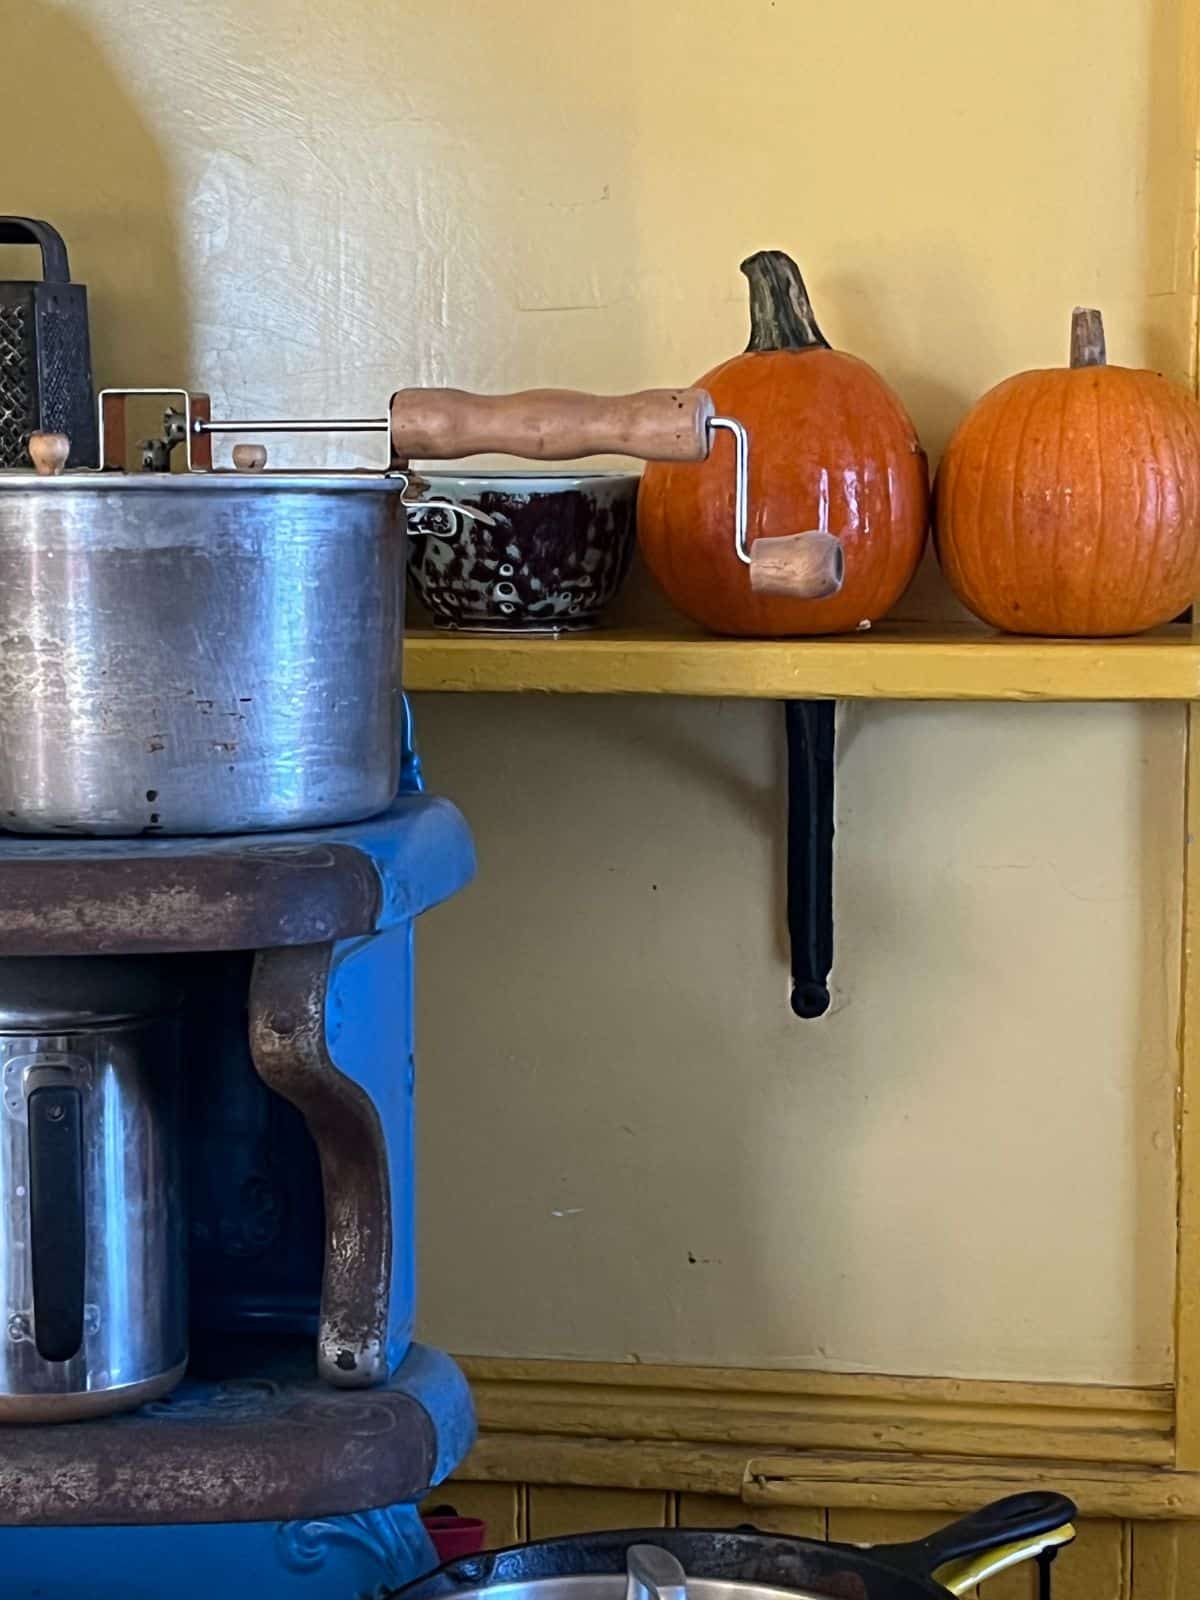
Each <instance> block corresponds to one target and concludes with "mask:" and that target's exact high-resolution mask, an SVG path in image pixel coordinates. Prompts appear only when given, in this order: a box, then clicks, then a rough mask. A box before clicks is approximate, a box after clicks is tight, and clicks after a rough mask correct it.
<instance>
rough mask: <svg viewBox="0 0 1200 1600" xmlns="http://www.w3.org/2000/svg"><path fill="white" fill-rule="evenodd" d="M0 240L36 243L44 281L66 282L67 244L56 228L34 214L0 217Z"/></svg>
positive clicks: (2, 242) (13, 242) (0, 242)
mask: <svg viewBox="0 0 1200 1600" xmlns="http://www.w3.org/2000/svg"><path fill="white" fill-rule="evenodd" d="M0 244H36V245H37V247H38V249H39V250H40V251H41V252H42V277H43V279H44V280H45V281H46V282H47V283H70V281H71V268H70V265H69V264H68V261H67V247H66V245H65V244H64V243H63V236H62V234H61V233H59V231H58V229H57V228H52V227H51V226H50V224H49V223H48V222H39V221H38V220H37V218H36V217H0Z"/></svg>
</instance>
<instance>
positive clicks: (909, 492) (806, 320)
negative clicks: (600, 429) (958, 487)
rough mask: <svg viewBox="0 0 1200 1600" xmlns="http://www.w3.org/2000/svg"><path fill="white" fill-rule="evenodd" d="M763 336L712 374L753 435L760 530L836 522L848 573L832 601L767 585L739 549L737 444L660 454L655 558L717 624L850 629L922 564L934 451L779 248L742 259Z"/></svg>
mask: <svg viewBox="0 0 1200 1600" xmlns="http://www.w3.org/2000/svg"><path fill="white" fill-rule="evenodd" d="M742 271H743V272H744V273H745V274H746V276H747V278H749V280H750V343H749V345H748V346H747V348H746V350H745V352H744V353H743V354H742V355H739V356H735V357H734V358H733V360H732V361H726V362H725V363H724V365H723V366H720V367H716V368H714V370H713V371H712V372H710V373H707V374H706V375H705V376H704V377H703V378H701V379H700V386H701V387H702V388H705V389H707V390H708V391H709V392H710V394H711V395H712V397H713V400H714V402H715V403H716V408H717V411H718V412H719V413H720V414H721V415H723V416H729V417H734V418H736V420H737V421H739V422H741V423H742V424H744V426H745V427H746V428H747V429H748V430H749V434H750V527H749V529H748V536H749V538H750V540H751V541H753V540H754V539H756V538H760V537H762V536H764V535H767V536H770V535H779V534H788V533H804V532H807V531H808V530H809V529H813V528H817V529H822V530H824V531H825V532H828V533H833V534H837V535H838V536H839V538H840V539H841V541H842V545H843V550H844V553H845V571H846V577H845V583H844V584H843V587H842V589H841V591H840V592H839V593H838V594H836V595H833V596H832V597H830V598H829V599H826V600H796V599H789V598H781V597H779V596H776V595H763V594H756V593H754V591H753V590H752V589H751V587H750V576H749V568H748V567H746V566H745V565H744V564H743V563H742V562H741V561H739V560H738V557H737V554H736V552H735V550H734V547H733V532H732V529H733V446H732V441H731V440H730V439H729V438H728V437H727V436H726V435H722V436H721V437H720V438H719V439H718V440H717V442H716V445H715V447H714V449H713V452H712V455H711V456H710V458H709V460H708V461H706V462H705V463H703V465H700V466H696V465H693V464H684V465H674V464H668V463H655V464H652V465H650V466H649V467H647V468H646V471H645V474H644V476H643V478H642V487H641V492H640V494H639V496H638V538H639V540H640V543H641V547H642V552H643V555H644V556H645V560H646V564H647V566H648V567H649V568H650V570H651V572H652V573H653V574H654V576H655V577H656V578H657V579H658V582H659V583H660V584H661V585H662V587H663V589H664V590H665V591H666V593H667V595H668V597H669V598H670V599H671V600H672V601H673V603H674V604H675V605H676V606H677V607H678V608H679V610H680V611H682V612H683V613H684V614H685V615H686V616H688V617H691V618H692V619H693V620H694V621H696V622H700V623H703V624H704V626H705V627H707V628H711V629H712V630H713V631H714V632H716V633H731V634H748V635H752V636H758V637H763V636H771V635H776V636H778V635H787V634H805V633H842V632H844V631H846V630H848V629H851V628H857V627H859V626H860V625H861V624H862V623H864V622H874V621H876V620H877V619H878V618H879V617H882V616H883V615H884V613H885V612H886V611H888V610H889V609H890V608H891V607H892V606H893V605H894V604H895V602H896V601H897V600H898V599H899V597H900V595H901V594H902V593H903V592H904V590H905V588H906V587H907V585H908V582H909V580H910V578H911V577H912V575H913V573H914V572H915V571H916V567H917V563H918V561H919V560H920V558H921V551H922V548H923V546H924V543H925V533H926V528H927V524H928V519H929V475H928V469H927V466H926V462H925V455H924V452H923V451H922V449H921V445H920V441H919V440H918V439H917V435H916V432H915V430H914V428H913V425H912V423H911V422H910V421H909V419H908V416H907V414H906V413H905V410H904V407H903V406H902V405H901V404H900V402H899V400H898V399H897V398H896V396H895V395H894V394H893V393H892V391H891V390H890V389H889V388H888V386H887V385H886V384H885V383H884V381H883V379H882V378H880V377H879V375H878V373H876V372H873V371H872V369H871V368H870V367H869V366H867V364H866V363H865V362H863V361H859V360H858V359H857V358H856V357H855V356H850V355H845V354H843V353H842V352H841V351H838V350H832V349H830V347H829V344H828V342H827V341H826V339H825V338H824V336H823V335H822V333H821V330H820V329H819V328H818V327H817V323H816V319H815V317H814V316H813V311H812V306H811V305H810V303H809V299H808V294H807V292H806V290H805V288H804V283H803V280H802V279H801V277H800V273H799V272H798V270H797V268H796V264H795V262H793V261H791V260H790V259H789V258H788V257H787V256H786V255H784V254H783V253H782V251H779V250H764V251H760V252H759V254H758V255H755V256H751V257H750V259H749V260H748V261H744V262H743V263H742Z"/></svg>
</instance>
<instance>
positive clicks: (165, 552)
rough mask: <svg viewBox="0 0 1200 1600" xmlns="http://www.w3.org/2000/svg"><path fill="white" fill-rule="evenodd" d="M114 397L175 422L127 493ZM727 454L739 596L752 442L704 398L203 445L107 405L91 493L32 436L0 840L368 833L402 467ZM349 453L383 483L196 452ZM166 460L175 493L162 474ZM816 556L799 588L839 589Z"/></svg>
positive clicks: (0, 741) (13, 603)
mask: <svg viewBox="0 0 1200 1600" xmlns="http://www.w3.org/2000/svg"><path fill="white" fill-rule="evenodd" d="M130 394H138V395H146V394H153V395H169V396H172V397H174V398H175V399H176V400H177V401H178V402H180V404H179V405H177V406H175V407H173V408H172V409H169V410H168V411H167V412H166V414H165V416H164V436H163V438H162V439H161V440H148V441H145V442H144V443H143V445H142V447H141V448H142V460H143V465H144V466H146V467H149V468H150V469H151V470H146V471H142V472H133V473H131V472H126V471H124V470H118V469H116V468H115V467H113V466H111V465H110V463H116V462H120V463H122V464H123V463H124V462H125V460H126V457H127V451H126V449H125V440H124V404H125V399H126V397H127V396H128V395H130ZM721 428H724V429H727V430H728V431H730V432H731V433H732V434H733V435H734V438H735V441H736V444H737V450H736V457H735V461H734V468H735V471H734V473H733V474H732V475H731V483H732V487H733V496H732V500H731V525H732V528H733V536H734V538H735V540H736V541H737V547H738V550H739V553H742V554H743V558H744V559H745V561H746V564H747V566H748V567H751V569H752V571H753V563H752V561H751V555H750V552H749V550H748V548H747V543H746V529H747V505H746V502H747V489H746V484H747V468H746V451H747V447H748V446H747V440H746V436H745V434H744V431H743V430H742V429H741V428H740V426H739V425H738V424H737V423H736V422H734V421H732V420H730V419H725V418H718V417H714V416H713V406H712V401H711V399H710V398H709V396H708V395H707V394H706V393H705V392H704V391H703V390H649V391H646V392H645V393H642V394H638V395H625V396H597V395H584V394H576V393H573V392H570V391H565V390H532V391H528V392H526V393H525V394H519V395H507V396H481V395H469V394H464V393H462V392H460V391H458V390H425V389H409V390H402V391H400V392H399V393H398V394H396V395H394V396H393V398H392V402H391V407H390V411H389V414H388V416H386V417H383V418H378V419H357V420H350V421H336V422H294V421H291V422H286V421H268V422H254V421H224V422H218V421H214V420H212V418H211V416H210V415H209V412H208V407H207V404H201V397H198V396H192V395H189V394H188V393H187V392H186V391H184V390H117V391H114V390H108V391H105V392H104V393H102V395H101V397H100V432H101V438H102V460H103V462H104V463H105V465H104V466H102V467H101V468H100V469H99V470H95V469H85V470H81V471H71V470H65V471H64V470H63V467H64V464H65V463H66V462H67V461H68V460H69V454H68V452H69V441H68V440H67V439H65V438H64V437H63V436H61V435H54V434H40V435H34V436H33V437H32V439H31V441H30V446H29V448H30V455H31V459H32V460H33V462H34V465H35V468H36V470H35V471H32V472H24V471H15V472H4V473H0V828H3V829H6V830H9V831H17V832H23V833H42V834H111V835H124V836H129V835H137V834H143V833H149V834H155V833H162V834H210V833H241V832H253V831H258V830H269V829H286V828H301V827H317V826H322V825H332V824H337V823H342V822H352V821H357V820H359V819H361V818H364V817H368V816H372V815H374V814H376V813H377V812H380V811H382V810H384V809H385V808H386V807H387V806H388V805H389V804H390V802H391V800H392V798H393V796H394V795H395V792H396V788H397V782H398V777H399V764H400V742H401V737H400V727H401V695H400V672H399V669H400V653H401V646H402V640H403V631H404V576H405V556H406V532H407V528H406V522H407V506H408V504H409V503H410V500H411V498H412V496H414V495H415V494H416V493H418V492H419V488H418V485H419V480H414V479H413V478H412V475H411V474H410V473H409V472H408V470H407V468H408V462H409V460H410V459H413V458H418V457H420V458H424V459H437V460H445V459H453V458H458V457H462V456H467V455H473V454H478V453H482V452H497V453H503V454H510V455H519V456H525V457H531V458H535V459H540V460H567V459H571V458H574V457H576V456H579V455H587V454H599V453H610V452H614V453H623V454H628V455H633V456H640V457H642V458H643V459H646V460H702V459H704V458H705V456H706V455H707V454H708V451H709V448H710V445H711V441H712V438H713V436H714V430H717V429H721ZM343 430H350V431H358V432H364V431H372V432H380V433H383V434H385V435H387V437H388V441H389V459H388V464H387V467H386V469H385V470H380V471H378V472H340V473H339V472H333V473H316V472H314V473H280V472H275V471H271V472H268V471H265V470H264V466H265V460H266V451H265V449H264V448H263V447H262V446H260V445H246V444H243V445H240V446H238V447H236V448H235V450H234V461H235V466H236V467H240V468H242V469H243V470H233V471H230V470H221V471H213V470H212V469H211V438H210V435H212V434H214V433H222V432H224V433H243V434H245V433H254V432H292V431H302V432H317V431H322V432H323V431H343ZM179 445H182V446H183V456H184V460H185V470H184V471H172V470H170V469H171V465H172V461H171V458H172V453H173V451H175V450H176V449H177V447H178V446H179ZM421 487H426V486H421ZM426 503H429V502H426ZM435 503H437V502H435ZM441 503H443V504H444V502H441ZM451 509H453V510H456V511H461V512H463V514H464V515H471V516H476V517H478V516H480V515H481V513H480V512H478V511H468V510H467V509H466V508H463V507H451ZM808 537H809V536H802V537H801V538H800V539H798V540H793V541H790V542H791V543H792V544H793V545H794V546H795V548H796V551H797V553H798V555H799V557H800V558H801V566H802V568H803V571H802V573H801V575H800V576H799V577H798V578H797V579H796V583H797V588H796V589H795V590H794V591H793V592H796V593H800V592H811V593H812V594H814V595H815V594H818V593H828V592H829V589H828V586H827V585H828V582H829V581H830V580H829V572H828V571H824V572H823V573H821V574H814V572H813V571H812V570H810V569H811V568H812V567H813V562H812V560H811V559H810V558H811V556H812V554H813V552H812V550H811V549H810V548H809V546H808V545H806V543H805V539H806V538H808ZM814 537H816V538H817V539H818V551H819V555H820V561H819V562H818V563H817V564H818V565H820V564H821V563H822V562H823V563H824V564H825V566H826V567H828V566H829V563H830V561H833V560H834V559H836V561H837V562H838V563H840V551H837V552H831V551H830V550H829V549H828V548H827V545H828V544H829V542H830V541H829V536H828V535H819V536H814ZM821 541H825V543H821ZM758 543H759V544H769V545H773V546H780V545H788V544H789V540H788V539H786V538H785V539H773V540H765V541H764V540H760V541H758ZM778 565H779V563H778V560H775V561H774V562H773V563H772V571H773V572H774V571H776V570H777V569H778ZM838 570H839V571H840V566H839V568H838Z"/></svg>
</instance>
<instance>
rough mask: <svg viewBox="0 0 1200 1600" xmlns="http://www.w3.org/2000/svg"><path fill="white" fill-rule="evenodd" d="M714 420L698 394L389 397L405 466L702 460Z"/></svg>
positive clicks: (413, 393)
mask: <svg viewBox="0 0 1200 1600" xmlns="http://www.w3.org/2000/svg"><path fill="white" fill-rule="evenodd" d="M712 414H713V403H712V399H711V397H710V396H709V395H708V394H707V393H706V392H705V390H703V389H645V390H643V391H642V393H641V394H616V395H604V394H580V393H577V392H576V391H575V390H573V389H526V390H525V391H524V393H522V394H493V395H487V394H468V393H466V391H465V390H462V389H401V390H400V392H399V393H398V394H394V395H393V396H392V406H391V424H392V450H393V454H394V455H395V456H396V457H397V458H399V459H401V460H405V461H411V460H413V459H414V458H424V459H427V460H437V461H447V460H452V459H454V458H455V457H458V456H476V455H481V454H483V453H484V452H485V451H486V452H489V453H490V452H493V451H494V452H496V453H497V454H500V455H510V456H526V457H528V458H529V459H530V460H533V461H570V460H571V459H572V458H573V457H575V456H595V455H609V454H612V455H623V456H639V457H640V458H641V459H642V460H643V461H703V460H704V459H705V457H706V456H707V455H708V445H709V436H708V419H709V418H710V417H711V416H712Z"/></svg>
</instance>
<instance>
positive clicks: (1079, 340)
mask: <svg viewBox="0 0 1200 1600" xmlns="http://www.w3.org/2000/svg"><path fill="white" fill-rule="evenodd" d="M1107 360H1108V353H1107V351H1106V350H1105V347H1104V318H1103V317H1102V316H1101V315H1100V313H1099V312H1098V311H1091V310H1089V309H1088V308H1087V307H1086V306H1076V307H1075V309H1074V311H1072V313H1071V365H1072V366H1073V367H1102V366H1104V365H1105V364H1106V362H1107Z"/></svg>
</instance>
